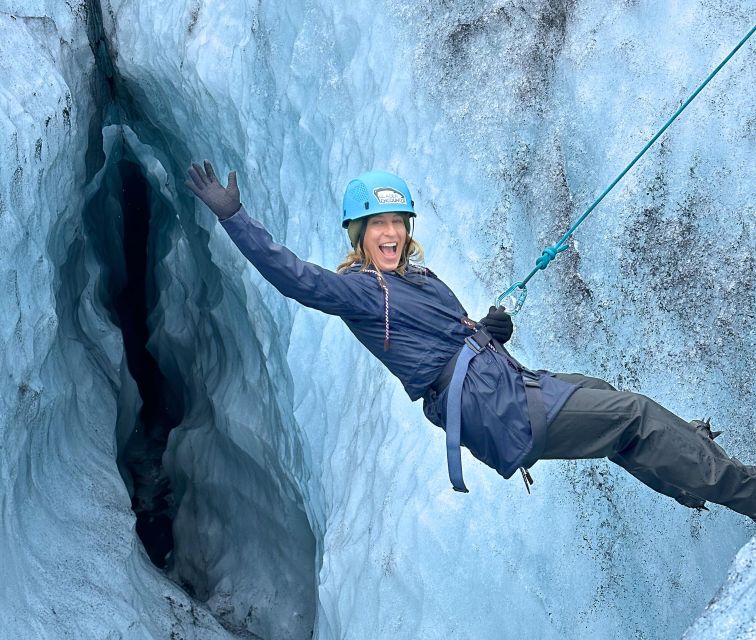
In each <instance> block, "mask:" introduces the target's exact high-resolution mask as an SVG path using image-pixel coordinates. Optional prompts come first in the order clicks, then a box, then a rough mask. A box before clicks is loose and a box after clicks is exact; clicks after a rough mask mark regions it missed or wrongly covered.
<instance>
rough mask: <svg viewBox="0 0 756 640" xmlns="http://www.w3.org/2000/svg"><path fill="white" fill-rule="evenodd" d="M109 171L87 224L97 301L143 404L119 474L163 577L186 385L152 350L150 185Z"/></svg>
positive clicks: (133, 174) (137, 174) (118, 165)
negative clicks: (172, 452)
mask: <svg viewBox="0 0 756 640" xmlns="http://www.w3.org/2000/svg"><path fill="white" fill-rule="evenodd" d="M106 166H107V169H106V174H105V175H104V176H103V178H102V182H101V186H100V189H99V190H98V192H97V193H96V194H95V195H94V197H93V198H92V200H91V201H90V202H89V203H88V205H87V210H86V211H85V215H84V221H85V225H86V227H88V228H87V235H88V236H89V237H90V238H92V239H93V240H95V243H96V245H97V249H96V251H97V253H98V254H99V256H100V257H101V258H102V261H101V264H102V265H103V271H102V277H101V279H100V281H99V282H98V298H99V299H100V300H101V302H102V303H103V305H104V306H105V307H106V308H107V309H108V311H109V313H110V316H111V320H112V321H113V323H114V324H116V325H117V326H118V327H119V328H120V330H121V333H122V336H123V346H124V352H125V358H126V363H127V365H128V369H129V373H130V375H131V377H132V378H133V380H134V382H135V384H136V387H137V390H138V394H139V399H140V400H141V407H140V408H139V410H138V412H137V414H136V416H135V422H134V424H133V428H132V429H131V430H130V433H129V435H128V438H127V439H125V441H123V439H122V438H119V449H118V468H119V470H120V472H121V475H122V477H123V479H124V482H125V484H126V487H127V489H128V491H129V495H130V496H131V506H132V509H133V510H134V514H135V515H136V530H137V534H138V536H139V538H140V540H141V541H142V544H143V545H144V548H145V551H146V552H147V554H148V556H149V557H150V560H151V561H152V562H153V563H154V564H155V566H157V567H159V568H161V569H165V568H167V566H168V559H169V558H170V554H171V551H172V550H173V546H174V541H173V533H172V525H173V516H174V513H175V505H174V499H173V493H172V491H171V485H170V480H169V478H168V475H167V474H166V473H165V469H164V467H163V454H164V453H165V449H166V446H167V443H168V436H169V434H170V431H171V429H173V428H174V427H175V426H176V425H178V424H179V423H180V422H181V418H182V416H183V411H184V407H183V402H182V394H181V386H180V385H181V381H169V380H168V379H167V378H166V377H165V376H164V375H163V373H162V372H161V371H160V368H159V366H158V363H157V361H156V360H155V358H154V357H153V355H152V354H151V353H150V351H149V349H148V347H147V343H148V339H149V329H148V318H149V317H150V314H151V313H152V311H153V308H154V306H155V304H156V303H157V300H158V292H157V290H156V287H155V282H154V276H153V273H154V267H153V262H154V256H152V255H151V252H150V246H151V242H150V235H149V234H150V217H151V215H152V211H151V206H150V203H151V201H152V198H151V195H152V194H151V189H150V186H149V183H148V182H147V179H146V178H145V176H144V175H143V173H142V169H141V167H140V166H139V164H137V163H136V162H135V161H132V160H131V159H129V158H128V156H126V157H122V158H120V159H118V160H117V161H115V162H109V163H107V165H106Z"/></svg>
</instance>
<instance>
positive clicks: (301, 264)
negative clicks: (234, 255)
mask: <svg viewBox="0 0 756 640" xmlns="http://www.w3.org/2000/svg"><path fill="white" fill-rule="evenodd" d="M204 164H205V168H204V170H203V169H202V167H200V166H199V165H198V164H195V163H193V164H192V166H191V168H190V169H189V177H190V178H191V181H187V182H186V186H187V187H188V188H189V189H191V191H192V192H193V193H194V194H195V195H196V196H197V197H198V198H199V199H200V200H202V202H204V203H205V204H206V205H207V206H208V208H209V209H210V210H211V211H212V212H213V213H214V214H215V215H216V216H217V217H218V220H219V221H220V222H221V225H222V226H223V228H224V229H225V230H226V232H227V233H228V235H229V236H230V237H231V239H232V240H233V241H234V244H236V246H237V247H238V248H239V250H240V251H241V252H242V254H243V255H244V256H245V257H246V258H247V259H248V260H249V261H250V262H251V263H252V264H253V265H254V266H255V267H256V268H257V270H258V271H259V272H260V274H261V275H262V276H263V277H264V278H265V279H266V280H267V281H268V282H270V283H271V284H272V285H273V286H274V287H275V288H276V289H278V291H280V292H281V293H282V294H283V295H285V296H286V297H288V298H293V299H294V300H296V301H297V302H299V303H301V304H303V305H305V306H307V307H312V308H313V309H318V310H319V311H323V312H324V313H329V314H332V315H338V316H342V317H344V318H361V317H364V316H365V315H369V314H376V313H377V314H380V313H382V306H381V305H382V301H383V297H382V295H383V294H382V292H381V290H380V289H379V288H378V285H377V284H376V283H375V280H374V279H373V278H372V277H370V276H369V275H367V274H347V275H339V274H336V273H334V272H333V271H329V270H328V269H324V268H323V267H320V266H318V265H316V264H313V263H311V262H305V261H303V260H300V259H299V258H298V257H297V256H296V255H295V254H294V253H293V252H292V251H290V250H289V249H287V248H286V247H285V246H283V245H281V244H278V243H276V242H274V241H273V238H272V237H271V235H270V234H269V233H268V231H267V229H265V227H263V225H262V224H260V223H259V222H258V221H257V220H253V219H252V218H250V217H249V215H248V214H247V212H246V210H245V209H244V207H242V206H241V201H240V193H239V189H238V187H237V184H236V172H235V171H231V172H230V173H229V174H228V187H223V185H221V184H220V183H219V182H218V179H217V178H216V177H215V172H214V171H213V167H212V165H211V164H210V163H209V162H208V161H207V160H206V161H205V163H204Z"/></svg>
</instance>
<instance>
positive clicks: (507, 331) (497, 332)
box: [480, 307, 514, 344]
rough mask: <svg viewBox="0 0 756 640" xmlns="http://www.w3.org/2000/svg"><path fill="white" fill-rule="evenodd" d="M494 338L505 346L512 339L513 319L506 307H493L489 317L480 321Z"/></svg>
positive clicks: (489, 311)
mask: <svg viewBox="0 0 756 640" xmlns="http://www.w3.org/2000/svg"><path fill="white" fill-rule="evenodd" d="M480 324H482V325H483V327H485V329H486V331H488V333H490V334H491V336H492V337H493V338H495V339H496V340H498V341H499V342H501V344H504V343H505V342H507V341H508V340H509V339H510V338H511V337H512V330H513V328H514V327H513V326H512V317H511V316H510V315H509V314H508V313H507V311H506V309H504V307H491V308H490V309H489V310H488V315H487V316H486V317H485V318H483V319H482V320H481V321H480Z"/></svg>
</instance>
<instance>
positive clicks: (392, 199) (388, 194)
mask: <svg viewBox="0 0 756 640" xmlns="http://www.w3.org/2000/svg"><path fill="white" fill-rule="evenodd" d="M373 193H374V194H375V197H376V198H378V203H379V204H407V200H406V198H405V197H404V195H403V194H402V193H401V192H399V191H397V190H396V189H392V188H391V187H380V188H378V189H374V190H373Z"/></svg>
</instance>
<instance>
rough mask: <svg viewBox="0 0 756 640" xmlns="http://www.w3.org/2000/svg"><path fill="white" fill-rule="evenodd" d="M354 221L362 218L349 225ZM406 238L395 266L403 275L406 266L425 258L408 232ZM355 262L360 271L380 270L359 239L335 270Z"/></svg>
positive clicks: (342, 268) (342, 269)
mask: <svg viewBox="0 0 756 640" xmlns="http://www.w3.org/2000/svg"><path fill="white" fill-rule="evenodd" d="M356 222H359V223H360V224H363V221H362V220H352V221H351V222H350V225H352V224H354V223H356ZM350 231H351V229H350ZM350 235H351V234H350ZM357 235H358V234H357ZM407 239H408V240H409V242H407V243H405V245H404V248H403V249H402V256H401V258H400V259H399V266H398V267H397V268H396V271H397V273H399V274H400V275H404V274H405V272H406V271H407V268H408V267H409V266H410V265H411V264H418V263H422V262H423V261H424V260H425V252H424V251H423V247H422V246H421V245H420V243H419V242H418V241H417V240H415V239H414V238H412V236H410V235H409V233H408V234H407ZM355 264H359V265H360V271H366V270H367V269H374V270H375V271H380V269H379V268H378V266H377V265H376V264H375V262H373V259H372V258H371V257H370V254H368V252H367V251H365V250H364V249H363V248H362V243H361V242H359V241H358V242H355V246H354V248H353V249H352V250H351V251H350V252H349V253H348V254H347V255H346V257H345V258H344V261H343V262H342V263H341V264H340V265H339V266H338V267H336V272H337V273H343V272H344V271H347V270H348V269H349V268H350V267H352V266H354V265H355Z"/></svg>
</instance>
